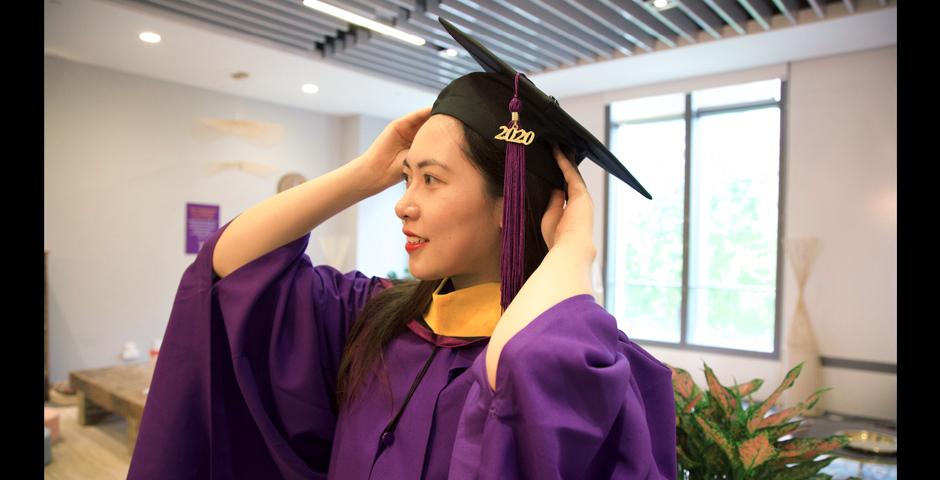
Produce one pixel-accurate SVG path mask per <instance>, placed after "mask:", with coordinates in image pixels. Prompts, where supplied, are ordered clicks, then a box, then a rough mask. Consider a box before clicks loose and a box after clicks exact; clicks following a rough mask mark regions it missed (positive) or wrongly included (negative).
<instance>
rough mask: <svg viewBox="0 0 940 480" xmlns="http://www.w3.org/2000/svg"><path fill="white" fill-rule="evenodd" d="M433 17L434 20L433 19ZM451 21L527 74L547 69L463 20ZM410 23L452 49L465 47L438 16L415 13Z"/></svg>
mask: <svg viewBox="0 0 940 480" xmlns="http://www.w3.org/2000/svg"><path fill="white" fill-rule="evenodd" d="M432 17H433V18H432ZM444 18H446V19H447V20H449V21H450V22H451V23H453V24H454V25H457V28H460V29H461V30H462V31H464V32H467V33H468V34H470V35H473V37H474V38H477V39H480V41H481V42H483V43H484V44H485V45H486V47H487V48H489V49H490V50H491V51H492V52H493V53H495V54H496V55H498V56H499V57H500V58H502V59H503V60H505V61H506V62H507V63H509V64H510V65H513V66H514V67H516V68H517V69H521V70H525V71H527V72H533V71H539V70H542V69H544V68H545V65H544V64H542V63H540V62H539V61H537V60H532V59H530V58H529V56H528V55H527V54H524V53H522V52H515V51H513V50H512V48H507V47H506V46H505V45H504V44H503V43H502V42H495V41H494V40H493V39H492V38H490V37H489V36H487V35H485V34H479V33H477V32H476V31H475V29H473V28H472V27H470V26H468V25H467V22H465V21H463V20H461V19H460V18H458V17H444ZM408 23H409V24H411V25H415V26H418V27H420V28H422V29H424V30H425V31H426V32H427V33H426V34H431V35H433V36H434V37H435V38H437V39H438V41H440V42H446V43H447V45H452V48H455V49H458V50H463V47H462V46H460V44H458V43H457V42H456V41H454V39H453V38H451V36H450V34H448V33H447V31H446V30H444V26H443V25H441V24H440V22H438V21H437V15H435V14H433V13H429V12H415V14H414V16H412V17H410V18H409V19H408Z"/></svg>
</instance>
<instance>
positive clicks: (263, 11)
mask: <svg viewBox="0 0 940 480" xmlns="http://www.w3.org/2000/svg"><path fill="white" fill-rule="evenodd" d="M217 1H219V2H221V3H224V4H226V5H229V6H230V7H231V8H234V9H238V10H241V11H243V12H250V13H252V14H255V15H258V16H260V17H263V18H267V19H270V20H274V21H277V22H280V23H285V24H288V25H292V26H294V27H297V28H300V29H302V30H305V31H308V32H310V33H314V34H316V35H318V36H320V37H321V38H320V39H319V41H321V42H322V41H323V38H322V37H326V36H328V35H336V30H335V29H331V28H327V27H324V26H323V25H322V24H319V23H314V22H311V21H309V19H304V18H300V17H298V16H296V15H290V14H287V13H283V12H280V11H276V10H273V9H271V8H265V7H263V6H260V5H257V4H255V3H252V2H249V1H246V0H217Z"/></svg>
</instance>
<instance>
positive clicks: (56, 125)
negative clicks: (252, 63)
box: [44, 56, 356, 382]
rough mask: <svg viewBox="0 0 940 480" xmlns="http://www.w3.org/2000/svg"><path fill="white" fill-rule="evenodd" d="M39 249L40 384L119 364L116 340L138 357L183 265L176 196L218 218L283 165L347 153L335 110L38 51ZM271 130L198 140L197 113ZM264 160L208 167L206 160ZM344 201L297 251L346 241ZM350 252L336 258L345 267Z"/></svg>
mask: <svg viewBox="0 0 940 480" xmlns="http://www.w3.org/2000/svg"><path fill="white" fill-rule="evenodd" d="M44 67H45V76H44V89H45V105H44V115H45V118H44V123H45V139H44V146H45V152H44V169H45V172H44V182H45V183H44V186H45V191H44V248H45V249H46V250H48V251H49V257H48V274H49V277H48V282H49V363H50V381H51V382H56V381H62V380H66V379H67V378H68V371H70V370H75V369H84V368H96V367H101V366H108V365H113V364H115V363H117V362H119V359H118V357H117V356H118V354H119V352H120V350H121V348H122V345H123V343H124V342H125V341H135V342H137V344H138V346H139V347H140V348H141V351H142V354H143V355H144V359H145V358H146V351H147V348H148V347H149V345H150V342H151V341H152V340H153V339H154V338H158V337H161V336H162V335H163V332H164V330H165V329H166V324H167V320H168V318H169V314H170V307H171V305H172V300H173V298H174V296H175V292H176V288H177V286H178V285H179V280H180V277H181V275H182V273H183V271H184V270H185V269H186V267H187V266H189V264H190V263H192V261H193V260H194V259H195V255H194V254H185V253H184V252H185V242H184V240H185V236H184V235H185V230H184V226H185V225H184V224H185V218H186V217H185V209H184V208H185V204H186V203H187V202H196V203H208V204H216V205H219V206H220V225H221V224H224V223H225V222H227V221H229V220H231V219H232V218H234V217H235V216H236V215H237V214H239V213H240V212H242V211H244V210H245V209H247V208H248V207H250V206H252V205H254V204H256V203H258V202H260V201H262V200H264V199H265V198H266V197H268V196H270V195H273V194H275V193H276V185H277V180H278V178H280V176H281V175H282V174H284V173H286V172H288V171H297V172H300V173H302V174H304V175H305V176H306V177H307V178H314V177H316V176H319V175H322V174H324V173H326V172H328V171H330V170H332V169H334V168H336V167H338V166H340V165H341V164H343V163H345V162H346V161H348V159H349V158H351V157H348V156H346V155H345V152H344V148H343V145H342V144H337V142H336V141H335V139H338V138H344V136H348V135H347V134H346V133H345V132H344V130H343V122H342V120H341V119H340V118H338V117H333V116H329V115H320V114H316V113H313V112H309V111H306V110H300V109H292V108H289V107H284V106H280V105H275V104H270V103H265V102H260V101H254V100H247V99H243V98H239V97H235V96H231V95H226V94H220V93H216V92H212V91H208V90H202V89H197V88H193V87H189V86H183V85H179V84H173V83H167V82H163V81H158V80H152V79H148V78H145V77H139V76H135V75H130V74H125V73H121V72H117V71H113V70H107V69H102V68H97V67H93V66H89V65H84V64H79V63H74V62H70V61H67V60H63V59H60V58H56V57H51V56H46V57H45V62H44ZM203 117H208V118H241V119H247V120H256V121H261V122H272V123H278V124H281V125H283V127H284V136H283V140H282V142H281V143H280V144H278V145H276V146H273V147H270V148H264V147H260V146H256V145H253V144H251V143H249V142H246V141H244V140H242V139H238V138H231V137H229V138H222V139H218V140H215V141H211V142H206V141H201V140H199V138H202V137H199V138H197V136H195V135H194V134H193V126H194V123H195V122H196V120H197V119H199V118H203ZM239 160H248V161H253V162H260V163H264V164H269V165H272V166H274V167H276V171H275V172H274V173H273V174H271V175H269V176H267V177H256V176H252V175H249V174H247V173H244V172H241V171H231V170H230V171H223V172H220V173H218V174H215V175H212V176H210V175H209V174H208V173H207V171H206V168H207V167H208V166H209V164H211V163H212V162H215V161H239ZM355 213H356V212H355V209H348V210H347V211H345V212H342V213H341V214H339V215H337V216H335V217H334V218H332V219H330V220H329V221H327V222H325V223H324V224H323V225H321V226H320V227H319V228H317V229H316V230H314V233H313V235H312V238H311V241H310V247H309V249H308V252H307V253H308V254H309V255H310V257H311V259H312V260H313V261H314V262H315V263H326V262H325V256H324V252H323V250H322V247H321V244H320V242H319V241H318V240H319V238H321V237H323V236H325V235H335V234H338V233H340V232H342V233H345V234H347V235H351V236H352V237H355V234H356V215H355ZM355 261H356V260H355V248H353V247H351V248H349V249H348V254H347V256H346V257H345V258H344V259H342V261H340V262H338V264H334V266H336V267H337V268H340V269H341V270H343V271H346V270H348V269H351V268H354V266H355Z"/></svg>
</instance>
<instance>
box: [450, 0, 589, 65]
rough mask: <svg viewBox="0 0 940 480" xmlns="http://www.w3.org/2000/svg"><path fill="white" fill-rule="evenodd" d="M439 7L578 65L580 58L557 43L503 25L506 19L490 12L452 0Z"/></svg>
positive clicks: (543, 53)
mask: <svg viewBox="0 0 940 480" xmlns="http://www.w3.org/2000/svg"><path fill="white" fill-rule="evenodd" d="M439 7H440V8H441V9H442V10H445V11H452V10H456V11H458V12H461V13H464V14H467V15H471V16H473V17H474V18H477V19H478V20H480V21H483V22H487V23H488V24H489V25H492V26H493V28H498V29H499V30H500V32H502V33H503V34H505V35H508V36H510V37H512V38H514V39H515V40H516V41H517V42H520V43H525V44H527V45H528V46H529V48H530V50H535V51H536V52H537V53H539V54H541V55H548V56H551V57H552V58H554V59H555V60H556V61H557V62H558V63H561V64H562V65H567V66H571V65H574V64H576V63H577V60H578V57H577V56H576V55H575V54H573V53H571V52H569V51H566V50H563V49H562V48H559V47H558V45H557V44H555V43H550V42H548V41H546V40H548V39H549V38H545V37H541V38H540V37H538V36H537V35H535V34H534V33H530V30H528V29H524V28H518V27H516V26H513V25H510V24H508V23H503V19H504V18H505V17H502V18H500V17H499V16H497V15H494V14H492V13H490V12H489V10H486V9H484V8H480V7H479V6H478V7H477V8H471V7H468V6H466V5H464V4H463V3H460V2H457V1H452V0H451V1H448V2H447V3H444V2H441V3H440V4H439ZM445 18H446V17H445Z"/></svg>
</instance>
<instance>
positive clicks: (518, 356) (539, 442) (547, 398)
mask: <svg viewBox="0 0 940 480" xmlns="http://www.w3.org/2000/svg"><path fill="white" fill-rule="evenodd" d="M485 359H486V352H485V351H484V352H483V353H481V354H480V356H479V357H477V358H476V360H475V361H474V364H473V365H472V366H471V367H470V370H469V371H468V373H470V374H471V375H472V376H473V384H472V385H471V387H470V390H469V393H468V396H467V399H466V403H465V404H464V408H463V411H462V413H461V417H460V420H459V424H458V428H457V437H456V441H455V444H454V451H453V457H452V460H451V468H450V475H449V477H448V478H449V479H451V480H456V479H505V478H514V479H539V480H547V479H588V478H589V479H607V478H616V479H669V480H674V479H675V478H676V423H675V399H674V396H673V388H672V373H671V371H670V369H669V368H668V367H667V366H666V365H665V364H663V363H662V362H660V361H658V360H656V359H655V358H654V357H653V356H652V355H650V354H649V353H647V352H646V351H645V350H643V349H642V348H641V347H640V346H639V345H636V344H635V343H633V342H632V341H631V340H629V339H628V338H627V337H626V335H625V334H624V333H623V332H621V331H619V330H618V329H617V322H616V319H615V318H614V317H613V316H611V315H610V314H609V313H608V312H607V311H606V310H604V309H603V308H602V307H601V306H600V305H598V304H597V303H596V302H595V301H594V297H593V296H591V295H588V294H582V295H576V296H573V297H570V298H567V299H565V300H562V301H561V302H559V303H558V304H556V305H554V306H553V307H551V308H549V309H548V310H546V311H545V312H543V313H542V314H541V315H539V316H538V317H536V318H535V319H534V320H533V321H532V322H531V323H530V324H529V325H527V326H526V327H525V328H523V329H522V330H520V331H519V332H518V333H517V334H516V335H515V336H514V337H512V338H511V339H510V340H509V341H508V342H507V343H506V345H505V346H504V348H503V350H502V352H501V353H500V359H499V367H498V368H497V371H496V389H495V391H494V390H493V389H491V388H490V386H489V383H488V380H487V374H486V363H485Z"/></svg>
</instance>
